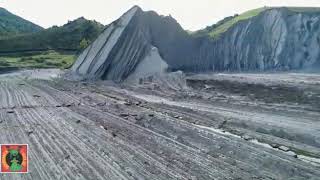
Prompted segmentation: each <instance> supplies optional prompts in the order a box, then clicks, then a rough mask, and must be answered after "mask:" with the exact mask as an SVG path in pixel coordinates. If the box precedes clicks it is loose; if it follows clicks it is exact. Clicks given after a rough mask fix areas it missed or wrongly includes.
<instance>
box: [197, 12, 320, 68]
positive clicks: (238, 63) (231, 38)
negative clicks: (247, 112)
mask: <svg viewBox="0 0 320 180" xmlns="http://www.w3.org/2000/svg"><path fill="white" fill-rule="evenodd" d="M319 53H320V11H319V12H318V13H316V12H312V13H310V12H304V13H298V12H293V11H290V10H289V9H287V8H274V9H270V10H266V11H264V12H262V13H261V14H260V15H258V16H256V17H253V18H251V19H249V20H246V21H242V22H239V23H238V24H236V25H235V26H233V27H232V28H230V29H229V30H228V31H227V32H226V33H224V34H223V35H222V37H220V38H219V39H218V40H215V41H213V42H210V41H206V42H205V43H203V44H201V47H200V53H199V54H198V55H199V58H201V59H202V60H204V59H205V61H206V62H207V63H209V64H210V66H211V67H212V70H216V71H217V70H218V71H224V70H230V71H235V70H236V71H248V70H292V69H305V68H313V67H315V66H317V67H319V65H320V54H319ZM202 57H205V58H202Z"/></svg>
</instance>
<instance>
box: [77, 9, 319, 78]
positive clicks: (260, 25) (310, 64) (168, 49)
mask: <svg viewBox="0 0 320 180" xmlns="http://www.w3.org/2000/svg"><path fill="white" fill-rule="evenodd" d="M319 66H320V11H312V12H295V11H292V10H290V9H288V8H269V9H267V10H265V11H263V12H261V13H260V14H259V15H257V16H255V17H252V18H250V19H247V20H243V21H240V22H238V23H236V24H235V25H233V26H232V27H230V28H229V29H228V30H227V31H226V32H224V33H222V34H221V35H220V36H219V37H218V38H215V39H213V38H211V37H209V35H202V36H195V35H194V34H193V35H190V34H188V33H187V32H186V31H184V30H183V29H182V28H181V26H180V25H179V24H178V23H177V22H176V21H175V20H174V19H173V18H172V17H171V16H167V17H164V16H159V15H158V14H156V13H155V12H143V11H142V10H141V9H140V8H139V7H137V6H135V7H133V8H132V9H130V10H129V11H128V12H126V13H125V14H124V15H123V16H122V17H121V18H120V19H118V20H117V21H115V22H113V23H111V24H110V25H109V26H108V27H107V28H106V29H105V30H104V32H103V33H102V34H101V35H100V36H99V37H98V38H97V40H96V41H94V42H93V43H92V44H91V45H90V46H89V47H88V48H87V49H85V50H84V52H83V53H82V54H81V55H80V56H79V58H78V60H77V61H76V63H75V64H74V65H73V67H72V74H73V75H74V76H77V77H80V78H84V79H108V80H113V81H116V82H120V81H123V80H124V79H127V78H129V79H137V78H139V77H144V76H148V75H150V74H153V73H162V72H165V71H168V70H169V71H175V70H182V71H191V72H205V71H261V70H292V69H307V68H316V67H319Z"/></svg>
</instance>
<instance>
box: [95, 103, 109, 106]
mask: <svg viewBox="0 0 320 180" xmlns="http://www.w3.org/2000/svg"><path fill="white" fill-rule="evenodd" d="M105 105H107V102H102V103H98V104H97V106H105Z"/></svg>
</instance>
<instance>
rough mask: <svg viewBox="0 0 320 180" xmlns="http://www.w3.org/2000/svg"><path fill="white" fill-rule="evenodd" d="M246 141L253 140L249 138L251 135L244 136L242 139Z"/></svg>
mask: <svg viewBox="0 0 320 180" xmlns="http://www.w3.org/2000/svg"><path fill="white" fill-rule="evenodd" d="M242 138H243V139H244V140H246V141H249V140H251V139H253V138H252V137H251V136H249V135H244V136H243V137H242Z"/></svg>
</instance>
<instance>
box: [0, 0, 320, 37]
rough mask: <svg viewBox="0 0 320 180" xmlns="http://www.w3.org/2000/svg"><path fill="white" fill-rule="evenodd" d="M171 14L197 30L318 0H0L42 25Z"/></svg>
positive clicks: (318, 1) (317, 3)
mask: <svg viewBox="0 0 320 180" xmlns="http://www.w3.org/2000/svg"><path fill="white" fill-rule="evenodd" d="M134 5H138V6H140V7H141V8H142V9H143V10H145V11H147V10H154V11H156V12H158V13H159V14H161V15H171V16H172V17H174V18H175V19H176V20H177V21H178V22H179V23H180V24H181V26H182V27H183V28H184V29H186V30H191V31H194V30H199V29H202V28H204V27H206V26H208V25H212V24H214V23H216V22H217V21H219V20H221V19H223V18H224V17H226V16H231V15H234V14H236V13H238V14H240V13H242V12H245V11H247V10H250V9H255V8H259V7H263V6H317V7H320V0H0V7H4V8H6V9H7V10H9V11H10V12H12V13H14V14H16V15H18V16H21V17H23V18H25V19H27V20H29V21H31V22H33V23H35V24H38V25H40V26H42V27H44V28H48V27H51V26H53V25H59V26H60V25H63V24H65V23H67V22H68V20H74V19H76V18H78V17H82V16H83V17H85V18H87V19H90V20H96V21H98V22H100V23H102V24H105V25H106V24H109V23H111V22H112V21H114V20H116V19H117V18H119V17H120V16H121V15H122V14H123V13H124V12H126V11H127V10H128V9H130V8H131V7H132V6H134Z"/></svg>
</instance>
